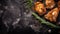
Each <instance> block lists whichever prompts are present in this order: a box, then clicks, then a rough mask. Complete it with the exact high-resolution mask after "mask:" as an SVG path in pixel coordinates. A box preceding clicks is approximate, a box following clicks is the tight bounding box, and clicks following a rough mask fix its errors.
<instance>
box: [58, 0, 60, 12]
mask: <svg viewBox="0 0 60 34" xmlns="http://www.w3.org/2000/svg"><path fill="white" fill-rule="evenodd" d="M58 8H59V11H60V1H58Z"/></svg>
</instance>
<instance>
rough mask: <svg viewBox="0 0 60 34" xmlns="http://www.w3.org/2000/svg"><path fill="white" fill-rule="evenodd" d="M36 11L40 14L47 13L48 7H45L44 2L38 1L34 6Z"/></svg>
mask: <svg viewBox="0 0 60 34" xmlns="http://www.w3.org/2000/svg"><path fill="white" fill-rule="evenodd" d="M34 9H35V11H36V12H37V13H38V14H39V15H43V14H45V13H46V9H45V7H44V4H43V3H41V2H36V3H35V6H34Z"/></svg>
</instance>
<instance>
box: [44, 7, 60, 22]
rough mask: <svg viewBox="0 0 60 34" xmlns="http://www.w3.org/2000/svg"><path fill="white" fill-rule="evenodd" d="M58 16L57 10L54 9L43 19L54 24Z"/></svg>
mask: <svg viewBox="0 0 60 34" xmlns="http://www.w3.org/2000/svg"><path fill="white" fill-rule="evenodd" d="M58 14H59V10H58V8H54V9H52V10H51V11H49V12H48V14H46V15H45V16H44V17H45V18H46V19H47V20H49V21H51V22H56V19H57V17H58Z"/></svg>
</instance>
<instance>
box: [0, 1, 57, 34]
mask: <svg viewBox="0 0 60 34" xmlns="http://www.w3.org/2000/svg"><path fill="white" fill-rule="evenodd" d="M35 1H36V0H35ZM26 5H27V4H26V0H0V33H2V34H12V33H16V34H17V33H19V34H23V33H26V34H52V33H53V34H54V33H56V34H58V29H54V28H50V27H48V26H46V25H43V24H40V23H39V22H38V21H37V20H36V19H35V18H34V17H33V16H32V10H28V9H27V8H26ZM49 30H51V32H48V31H49Z"/></svg>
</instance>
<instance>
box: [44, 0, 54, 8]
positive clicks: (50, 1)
mask: <svg viewBox="0 0 60 34" xmlns="http://www.w3.org/2000/svg"><path fill="white" fill-rule="evenodd" d="M45 4H46V8H49V9H52V8H53V7H54V6H55V2H54V0H46V2H45Z"/></svg>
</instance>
